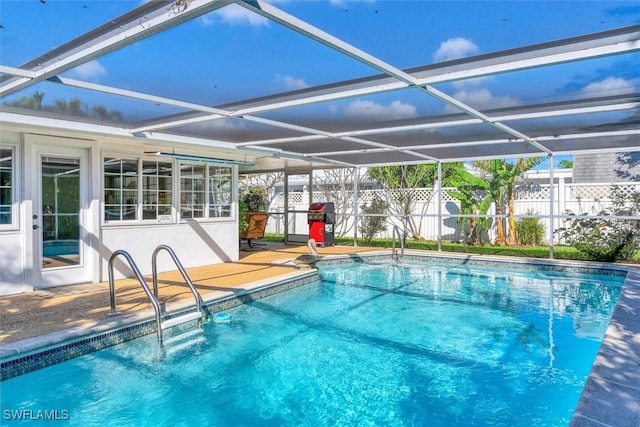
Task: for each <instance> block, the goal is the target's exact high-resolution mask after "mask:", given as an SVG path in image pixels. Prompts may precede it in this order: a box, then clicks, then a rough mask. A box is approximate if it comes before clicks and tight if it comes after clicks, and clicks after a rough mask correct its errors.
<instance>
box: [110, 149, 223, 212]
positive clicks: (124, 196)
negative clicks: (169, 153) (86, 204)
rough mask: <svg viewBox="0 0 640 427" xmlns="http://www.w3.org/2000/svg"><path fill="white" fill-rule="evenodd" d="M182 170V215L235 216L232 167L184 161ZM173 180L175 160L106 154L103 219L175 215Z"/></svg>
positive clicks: (180, 165)
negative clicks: (166, 160)
mask: <svg viewBox="0 0 640 427" xmlns="http://www.w3.org/2000/svg"><path fill="white" fill-rule="evenodd" d="M179 171H180V176H179V180H176V181H175V183H176V185H179V187H178V188H179V197H178V198H177V200H178V201H179V208H178V211H179V212H180V218H183V219H189V218H193V219H208V218H231V217H232V207H233V200H234V199H233V168H232V167H229V166H216V165H205V164H202V163H197V164H190V163H180V164H179ZM173 185H174V175H173V162H162V161H156V160H146V159H124V158H117V157H105V158H104V221H105V222H114V221H136V220H138V221H140V220H141V221H150V220H155V221H156V222H170V221H172V220H173V219H174V216H173V202H174V191H173Z"/></svg>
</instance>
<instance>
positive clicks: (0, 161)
mask: <svg viewBox="0 0 640 427" xmlns="http://www.w3.org/2000/svg"><path fill="white" fill-rule="evenodd" d="M13 178H14V176H13V149H11V148H0V225H2V224H11V223H12V221H13V215H12V212H11V211H12V209H13V208H12V206H13V193H14V190H13V185H14V180H13Z"/></svg>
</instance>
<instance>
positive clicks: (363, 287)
mask: <svg viewBox="0 0 640 427" xmlns="http://www.w3.org/2000/svg"><path fill="white" fill-rule="evenodd" d="M320 273H321V277H322V282H321V283H320V282H318V283H315V284H311V285H307V286H304V287H300V288H297V289H294V290H292V291H288V292H286V293H282V294H278V295H275V296H272V297H268V298H265V299H262V300H258V301H254V302H252V303H250V304H247V305H244V306H241V307H237V308H235V309H233V310H229V313H230V314H231V315H232V318H231V321H230V322H228V323H216V322H210V323H208V324H206V325H205V326H204V336H205V338H204V339H202V340H201V341H200V342H198V343H197V344H196V345H194V346H191V347H187V348H185V349H182V350H177V351H175V352H172V351H171V350H172V349H171V347H169V349H168V350H169V353H168V354H167V355H166V356H165V357H164V358H159V357H158V352H157V350H156V341H155V335H152V336H147V337H144V338H141V339H138V340H134V341H131V342H128V343H126V344H124V345H118V346H115V347H111V348H109V349H107V350H103V351H99V352H95V353H92V354H90V355H86V356H82V357H78V358H76V359H73V360H71V361H68V362H64V363H61V364H58V365H54V366H51V367H48V368H45V369H41V370H39V371H35V372H32V373H29V374H25V375H22V376H19V377H16V378H12V379H10V380H7V381H5V382H3V383H2V384H1V390H2V409H3V411H2V412H3V414H2V415H3V422H2V424H3V425H5V423H6V424H8V425H10V424H12V423H13V422H14V420H11V419H10V418H15V417H14V416H13V415H11V416H8V415H10V413H8V412H7V411H8V410H9V411H15V410H23V411H24V410H26V411H31V412H29V416H37V415H38V411H57V412H55V414H57V415H58V416H59V417H60V418H64V419H65V420H64V423H63V424H64V425H78V426H112V425H113V426H133V425H135V426H146V425H149V426H151V425H153V426H195V425H198V426H433V427H438V426H486V425H493V426H561V425H568V422H569V420H570V418H571V414H572V412H573V408H574V407H575V405H576V403H577V401H578V398H579V395H580V392H581V390H582V387H583V385H584V382H585V380H586V377H587V375H588V373H589V370H590V367H591V365H592V363H593V360H594V358H595V355H596V352H597V350H598V347H599V343H600V340H601V339H602V337H603V335H604V331H605V328H606V325H607V323H608V320H609V318H610V314H611V312H612V309H613V307H614V305H615V302H616V300H617V298H618V295H619V293H620V291H621V285H622V282H623V280H624V278H623V277H616V276H609V275H589V276H586V275H584V276H583V275H573V276H569V275H567V274H563V273H558V272H549V271H547V272H544V271H540V270H538V271H525V270H512V271H510V270H507V269H502V268H500V269H496V268H493V269H481V268H480V269H479V268H473V269H472V268H467V267H463V266H445V265H441V266H437V265H429V266H428V267H424V266H421V267H418V266H411V267H406V268H400V267H395V266H392V265H377V264H370V263H369V264H367V263H356V264H354V265H348V266H340V267H325V268H321V270H320ZM51 414H52V412H49V415H51ZM41 415H42V413H41ZM55 425H62V423H59V422H58V423H56V424H55Z"/></svg>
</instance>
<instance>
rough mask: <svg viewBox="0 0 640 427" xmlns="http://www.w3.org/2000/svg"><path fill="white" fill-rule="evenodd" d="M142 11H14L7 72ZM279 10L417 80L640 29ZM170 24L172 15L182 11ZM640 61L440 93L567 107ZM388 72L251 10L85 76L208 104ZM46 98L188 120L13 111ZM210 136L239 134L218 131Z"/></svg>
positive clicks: (549, 16) (462, 15)
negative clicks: (446, 66)
mask: <svg viewBox="0 0 640 427" xmlns="http://www.w3.org/2000/svg"><path fill="white" fill-rule="evenodd" d="M142 3H143V2H142V1H139V0H138V1H126V0H119V1H99V0H79V1H64V0H3V1H2V2H0V25H1V27H0V64H1V65H5V66H11V67H19V66H20V65H22V64H24V63H26V62H28V61H30V60H32V59H34V58H36V57H38V56H39V55H41V54H43V53H45V52H47V51H48V50H50V49H53V48H56V47H58V46H60V45H62V44H63V43H65V42H67V41H69V40H71V39H73V38H74V37H77V36H79V35H81V34H82V33H84V32H86V31H89V30H91V29H93V28H95V27H97V26H99V25H101V24H103V23H105V22H108V21H109V20H110V19H113V18H114V17H117V16H119V15H121V14H123V13H125V12H127V11H128V10H130V9H132V8H134V7H137V6H140V5H141V4H142ZM271 3H273V4H274V5H275V6H276V7H278V8H280V9H282V10H284V11H285V12H287V13H290V14H292V15H295V16H297V17H299V18H300V19H302V20H304V21H306V22H308V23H310V24H312V25H315V26H316V27H318V28H321V29H322V30H324V31H326V32H327V33H329V34H332V35H335V36H337V37H340V38H342V39H343V40H345V41H346V42H348V43H350V44H352V45H354V46H356V47H358V48H359V49H361V50H363V51H365V52H367V53H369V54H372V55H375V56H377V57H378V58H380V59H382V60H384V61H386V62H388V63H390V64H392V65H394V66H396V67H397V68H401V69H406V68H410V67H417V66H424V65H429V64H434V63H438V62H442V61H448V60H454V59H458V58H464V57H469V56H474V55H481V54H487V53H492V52H497V51H500V50H505V49H512V48H518V47H522V46H526V45H530V44H535V43H543V42H547V41H550V40H557V39H562V38H568V37H575V36H580V35H583V34H588V33H593V32H598V31H606V30H610V29H615V28H620V27H624V26H630V25H636V24H640V3H639V2H637V1H635V0H622V1H581V0H573V1H425V0H411V1H403V0H360V1H350V0H328V1H325V0H316V1H313V0H303V1H293V0H273V1H272V2H271ZM168 13H171V10H169V9H168ZM638 70H640V55H639V54H638V53H635V54H627V55H620V56H612V57H606V58H600V59H593V60H590V61H585V62H580V63H567V64H562V65H557V66H554V67H546V68H540V69H532V70H522V71H517V72H512V73H508V74H504V75H496V76H490V77H483V78H476V79H470V80H463V81H458V82H454V83H448V84H441V85H437V86H436V87H437V88H438V89H440V90H443V91H444V92H445V93H447V94H449V95H452V96H454V97H455V98H457V99H459V100H461V101H463V102H465V103H468V104H469V105H471V106H473V107H475V108H480V109H482V108H495V107H506V106H517V105H525V104H527V103H532V102H533V103H543V102H555V101H562V100H565V99H570V98H575V97H587V96H591V95H612V94H618V93H637V92H639V91H640V73H639V72H638ZM374 74H378V71H376V70H374V69H372V68H371V67H369V66H368V65H365V64H362V63H359V62H357V61H354V60H353V59H351V58H348V57H346V56H345V55H342V54H340V53H337V52H335V51H332V50H330V49H328V48H327V47H325V46H323V45H320V44H318V43H316V42H313V41H311V40H309V39H307V38H304V37H302V36H300V35H299V34H296V33H295V32H292V31H290V30H288V29H286V28H283V27H282V26H280V25H278V24H276V23H274V22H270V21H268V20H266V19H265V18H263V17H261V16H259V15H257V14H254V13H252V12H250V11H248V10H246V9H244V8H242V7H240V6H237V5H230V6H227V7H225V8H223V9H221V10H219V11H216V12H213V13H210V14H208V15H205V16H202V17H200V18H198V19H196V20H194V21H192V22H188V23H186V24H183V25H181V26H179V27H176V28H173V29H171V30H169V31H167V32H164V33H161V34H158V35H156V36H153V37H151V38H149V39H146V40H143V41H140V42H138V43H136V44H134V45H132V46H130V47H128V48H126V49H124V50H122V51H117V52H113V53H110V54H108V55H105V56H103V57H100V58H98V59H96V60H93V61H91V62H88V63H86V64H84V65H81V66H79V67H77V68H75V69H73V70H69V71H67V72H66V73H65V74H64V75H65V76H68V77H72V78H75V79H80V80H85V81H89V82H95V83H100V84H105V85H110V86H114V87H118V88H124V89H131V90H136V91H141V92H146V93H150V94H154V95H159V96H167V97H171V98H175V99H180V100H184V101H189V102H195V103H201V104H204V105H214V106H215V105H223V104H226V103H230V102H233V101H238V100H244V99H250V98H254V97H260V96H265V95H271V94H275V93H279V92H283V91H289V90H296V89H303V88H307V87H312V86H317V85H322V84H328V83H333V82H338V81H343V80H347V79H353V78H359V77H363V76H368V75H374ZM36 90H38V91H42V92H44V93H45V94H46V95H45V103H46V102H47V101H48V102H52V101H53V100H55V99H59V98H64V99H70V98H72V97H80V98H81V99H82V100H83V101H85V102H87V103H89V104H102V105H105V106H106V107H107V108H109V109H113V110H117V111H120V112H122V113H123V115H124V116H125V117H127V118H128V119H129V120H132V121H135V120H142V119H147V118H151V117H154V116H157V115H163V114H170V113H176V112H180V111H181V110H179V109H175V108H172V107H166V106H161V105H154V104H150V103H145V102H141V101H133V100H128V99H122V98H119V97H115V96H111V95H103V94H95V93H91V92H87V91H84V90H80V89H73V88H65V87H63V86H61V85H56V84H52V83H40V84H38V85H36V86H33V87H30V88H28V89H27V90H25V91H22V92H20V93H17V94H13V95H10V96H8V97H6V98H4V99H1V100H0V102H10V101H11V100H14V99H16V98H18V97H20V96H29V95H31V94H33V93H34V91H36ZM450 112H453V110H452V107H450V106H448V105H446V104H444V103H442V102H441V101H438V100H435V99H431V98H429V97H426V96H424V94H421V93H418V92H415V93H410V94H402V96H400V95H399V94H398V93H395V92H389V93H384V94H379V95H375V96H370V97H366V98H356V99H353V98H352V99H347V100H342V101H335V102H331V103H327V104H320V105H313V106H307V107H301V108H298V109H293V110H291V111H276V112H273V113H271V114H268V115H267V117H270V118H275V119H291V118H292V117H293V118H295V117H299V116H306V117H309V116H316V115H317V116H318V117H324V118H325V120H335V121H339V120H363V121H375V120H400V119H410V118H415V117H421V116H425V115H437V114H445V113H450ZM209 126H234V124H233V123H231V122H228V123H222V122H220V123H215V124H209Z"/></svg>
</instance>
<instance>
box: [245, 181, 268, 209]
mask: <svg viewBox="0 0 640 427" xmlns="http://www.w3.org/2000/svg"><path fill="white" fill-rule="evenodd" d="M243 200H244V203H245V205H246V206H247V210H248V211H251V212H264V211H266V210H267V200H268V195H267V192H266V191H265V189H264V188H261V187H254V188H251V189H250V190H249V191H248V192H247V193H245V195H244V196H243Z"/></svg>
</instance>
